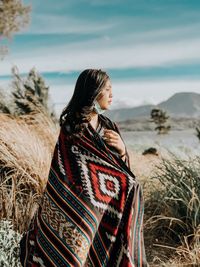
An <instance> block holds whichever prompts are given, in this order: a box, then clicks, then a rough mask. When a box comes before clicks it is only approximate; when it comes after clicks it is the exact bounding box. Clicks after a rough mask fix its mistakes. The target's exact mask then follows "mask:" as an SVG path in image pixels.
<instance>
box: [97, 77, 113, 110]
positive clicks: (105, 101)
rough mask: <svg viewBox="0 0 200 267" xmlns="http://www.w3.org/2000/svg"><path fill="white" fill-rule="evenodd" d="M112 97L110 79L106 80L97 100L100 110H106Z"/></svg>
mask: <svg viewBox="0 0 200 267" xmlns="http://www.w3.org/2000/svg"><path fill="white" fill-rule="evenodd" d="M112 97H113V95H112V85H111V81H110V79H108V80H107V81H106V84H105V86H104V87H103V88H102V91H101V95H100V96H99V98H97V101H98V103H99V105H100V107H101V108H102V109H108V108H109V106H110V105H111V103H112Z"/></svg>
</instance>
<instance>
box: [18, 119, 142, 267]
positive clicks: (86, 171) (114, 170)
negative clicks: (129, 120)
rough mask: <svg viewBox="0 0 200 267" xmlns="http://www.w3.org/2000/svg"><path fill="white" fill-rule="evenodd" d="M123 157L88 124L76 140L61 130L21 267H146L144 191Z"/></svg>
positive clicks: (23, 248) (114, 127)
mask: <svg viewBox="0 0 200 267" xmlns="http://www.w3.org/2000/svg"><path fill="white" fill-rule="evenodd" d="M100 117H101V119H104V120H105V118H106V117H105V116H103V115H101V116H100ZM107 121H108V119H107ZM109 123H110V129H112V130H115V131H117V132H118V133H119V134H120V132H119V129H118V127H117V125H116V124H115V123H112V122H111V121H110V120H109ZM126 157H127V159H126V162H124V161H123V160H122V159H121V158H120V157H119V155H118V154H117V153H116V151H115V150H114V149H112V148H111V147H109V146H108V145H106V144H105V142H104V140H103V139H102V137H101V136H100V135H99V134H98V133H97V132H96V131H95V130H94V129H93V127H92V126H91V125H90V124H89V126H88V128H87V129H86V130H85V132H84V135H83V136H82V137H81V138H76V141H71V140H69V138H68V136H67V134H66V133H65V130H64V128H63V127H62V128H61V130H60V134H59V137H58V141H57V143H56V146H55V149H54V154H53V158H52V162H51V168H50V171H49V177H48V182H47V186H46V189H45V192H44V195H43V199H42V202H41V205H40V207H39V209H38V211H37V213H36V214H35V216H34V219H33V221H32V223H31V225H30V227H29V231H28V232H27V233H25V234H24V236H23V238H22V240H21V242H20V246H21V254H20V258H21V263H22V265H23V266H33V267H34V266H42V267H43V266H46V267H51V266H59V267H62V266H65V267H66V266H73V267H82V266H84V267H103V266H104V267H117V266H120V267H133V266H134V267H145V266H147V263H146V259H145V251H144V244H143V233H142V223H143V200H142V193H141V188H140V185H139V184H138V182H137V180H136V179H135V176H134V174H133V173H132V172H131V170H130V163H129V156H128V153H127V155H126Z"/></svg>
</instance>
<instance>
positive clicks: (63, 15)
mask: <svg viewBox="0 0 200 267" xmlns="http://www.w3.org/2000/svg"><path fill="white" fill-rule="evenodd" d="M24 2H25V3H27V4H29V3H30V4H31V5H32V15H31V17H32V18H31V22H30V25H29V27H27V28H26V29H25V30H24V31H23V32H21V33H18V34H17V35H15V36H14V38H13V40H12V42H10V43H9V44H8V46H9V50H10V53H9V55H8V56H7V57H6V58H5V59H4V60H3V61H1V62H0V86H1V87H5V85H6V84H7V83H8V81H9V80H10V73H11V71H10V70H11V67H12V66H13V65H17V66H18V68H19V71H20V73H24V74H25V73H27V72H28V71H29V70H30V69H31V68H32V67H35V68H36V69H37V70H38V71H39V72H40V73H41V74H42V75H43V76H44V77H45V80H46V83H47V84H48V85H49V86H50V94H51V98H52V101H53V102H54V103H55V104H56V109H57V110H58V112H59V111H60V110H61V109H62V108H63V107H64V106H65V105H66V104H67V103H68V101H69V100H70V97H71V95H72V93H73V90H74V85H75V82H76V79H77V77H78V75H79V73H80V72H81V71H82V70H83V69H85V68H102V69H104V70H106V71H107V72H108V74H109V75H110V78H111V81H112V84H113V95H114V98H113V105H112V108H116V107H123V106H137V105H140V104H144V103H154V104H157V103H158V102H160V101H162V100H165V99H167V98H168V97H170V96H171V95H172V94H174V93H176V92H181V91H186V92H192V91H193V92H199V93H200V77H199V74H200V16H199V14H200V1H194V0H187V1H186V0H173V1H172V0H165V1H164V0H140V1H135V0H123V1H122V0H107V1H105V0H76V1H74V0H73V1H72V0H67V1H61V0H60V1H57V2H55V1H53V0H45V2H44V1H39V0H33V1H28V0H26V1H24Z"/></svg>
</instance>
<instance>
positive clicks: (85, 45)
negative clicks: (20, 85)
mask: <svg viewBox="0 0 200 267" xmlns="http://www.w3.org/2000/svg"><path fill="white" fill-rule="evenodd" d="M199 47H200V38H193V39H185V40H184V41H183V40H181V41H173V40H171V41H168V42H166V41H164V42H162V41H160V42H155V43H152V42H150V43H148V42H146V43H141V44H134V43H131V42H129V43H126V44H125V43H123V44H118V43H114V42H112V41H110V39H105V38H102V39H97V40H92V41H86V42H81V43H74V44H60V45H56V46H49V47H39V48H35V50H34V49H33V50H32V51H24V52H21V53H18V54H13V55H12V54H10V55H9V56H8V57H7V58H6V59H5V60H4V61H3V62H2V63H1V66H0V73H1V74H2V75H4V74H9V73H10V69H11V66H12V64H16V65H17V66H18V67H19V70H20V72H27V71H28V70H29V69H30V68H31V67H33V66H35V67H36V69H37V70H38V71H40V72H51V71H61V72H63V71H70V70H81V69H85V68H88V67H97V68H118V69H120V68H128V67H138V68H142V67H155V66H165V65H173V64H174V65H175V64H182V63H192V62H199V60H200V53H198V51H199Z"/></svg>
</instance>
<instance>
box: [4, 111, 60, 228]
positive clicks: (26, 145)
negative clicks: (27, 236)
mask: <svg viewBox="0 0 200 267" xmlns="http://www.w3.org/2000/svg"><path fill="white" fill-rule="evenodd" d="M0 123H1V128H0V143H1V145H0V167H1V168H0V203H1V207H0V219H2V218H6V219H12V221H13V225H14V226H15V228H16V229H17V230H19V231H20V232H23V231H24V230H26V229H27V226H28V224H29V222H30V220H31V217H32V215H33V213H34V210H35V208H36V203H37V201H38V200H39V197H40V195H41V193H42V191H43V189H44V187H45V184H46V181H47V177H48V172H49V167H50V163H51V158H52V151H53V148H54V146H55V142H56V139H57V134H58V127H56V126H55V124H54V123H53V122H52V121H51V120H50V119H48V117H47V116H45V114H42V113H40V114H32V115H26V116H21V117H18V118H17V119H16V118H15V119H14V118H12V117H11V116H8V115H4V114H1V115H0Z"/></svg>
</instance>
